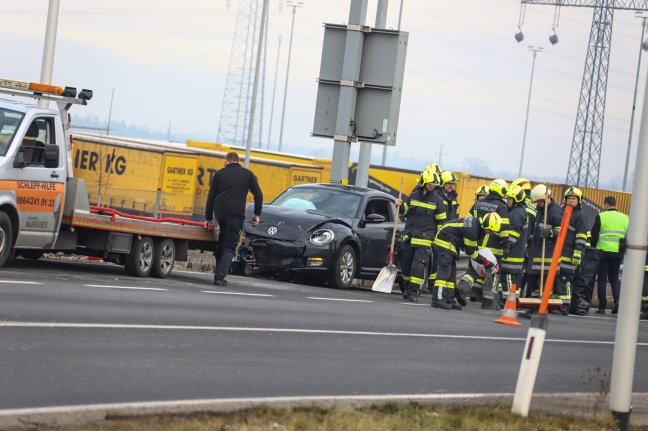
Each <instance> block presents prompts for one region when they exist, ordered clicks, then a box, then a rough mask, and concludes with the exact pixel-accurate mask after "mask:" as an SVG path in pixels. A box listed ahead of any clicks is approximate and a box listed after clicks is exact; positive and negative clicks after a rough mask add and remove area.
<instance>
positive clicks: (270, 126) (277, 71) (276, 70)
mask: <svg viewBox="0 0 648 431" xmlns="http://www.w3.org/2000/svg"><path fill="white" fill-rule="evenodd" d="M280 52H281V35H279V46H278V47H277V65H276V66H275V79H274V87H273V88H272V106H271V107H270V125H269V127H268V145H267V148H268V150H269V149H270V136H272V118H273V117H274V107H275V95H276V94H277V75H278V74H279V53H280Z"/></svg>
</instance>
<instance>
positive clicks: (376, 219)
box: [364, 214, 387, 223]
mask: <svg viewBox="0 0 648 431" xmlns="http://www.w3.org/2000/svg"><path fill="white" fill-rule="evenodd" d="M385 220H387V219H386V218H385V216H383V215H380V214H369V215H367V216H366V217H365V218H364V221H365V222H367V223H384V222H385Z"/></svg>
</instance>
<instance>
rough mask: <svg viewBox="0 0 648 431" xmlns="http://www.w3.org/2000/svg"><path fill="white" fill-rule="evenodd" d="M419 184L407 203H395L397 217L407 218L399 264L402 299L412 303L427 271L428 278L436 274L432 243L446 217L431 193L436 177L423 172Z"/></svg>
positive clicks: (437, 200) (437, 182)
mask: <svg viewBox="0 0 648 431" xmlns="http://www.w3.org/2000/svg"><path fill="white" fill-rule="evenodd" d="M419 184H420V185H419V186H417V187H416V188H415V189H414V190H413V191H412V193H411V194H410V196H409V199H408V200H407V202H404V203H403V200H402V199H397V200H396V205H399V206H400V211H399V212H400V215H401V216H407V222H406V223H405V229H404V230H403V248H404V249H403V254H402V256H401V261H400V263H401V272H402V274H403V281H404V282H405V286H404V288H403V298H405V299H407V300H409V301H412V302H416V301H417V299H416V297H417V296H418V295H419V294H420V291H421V285H422V284H423V282H424V281H425V274H426V272H427V273H428V274H430V275H431V274H432V273H436V271H435V270H433V268H432V242H433V241H434V237H435V235H436V233H437V224H438V223H439V221H441V220H443V219H444V218H445V216H446V214H445V211H444V208H443V202H442V201H441V199H440V197H439V195H437V194H436V193H434V188H435V187H437V186H439V185H440V178H439V175H438V174H437V173H436V172H434V171H430V170H425V171H423V173H422V174H421V178H420V181H419ZM435 275H436V274H435Z"/></svg>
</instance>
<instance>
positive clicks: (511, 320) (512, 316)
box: [494, 284, 522, 326]
mask: <svg viewBox="0 0 648 431" xmlns="http://www.w3.org/2000/svg"><path fill="white" fill-rule="evenodd" d="M516 302H517V292H516V286H515V284H513V285H512V286H511V292H510V293H509V296H508V298H506V304H504V309H503V310H502V316H501V317H500V318H499V319H496V320H495V321H494V322H495V323H503V324H505V325H513V326H522V324H521V323H518V321H517V310H516V307H515V303H516Z"/></svg>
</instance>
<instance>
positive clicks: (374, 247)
mask: <svg viewBox="0 0 648 431" xmlns="http://www.w3.org/2000/svg"><path fill="white" fill-rule="evenodd" d="M390 205H391V207H394V205H393V204H392V203H391V201H390V200H389V199H386V198H380V197H378V198H370V199H369V200H367V202H366V204H365V210H364V212H363V215H362V218H363V220H362V225H363V227H362V229H361V235H362V238H361V245H362V262H361V265H362V269H363V270H365V271H367V270H369V271H374V270H375V271H380V269H382V267H383V266H385V265H386V264H387V258H388V256H389V247H390V245H391V237H392V231H393V228H394V212H393V211H392V208H391V207H390ZM394 208H395V207H394ZM369 214H378V215H381V216H384V217H385V221H384V222H382V223H371V222H367V220H366V218H367V216H368V215H369Z"/></svg>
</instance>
